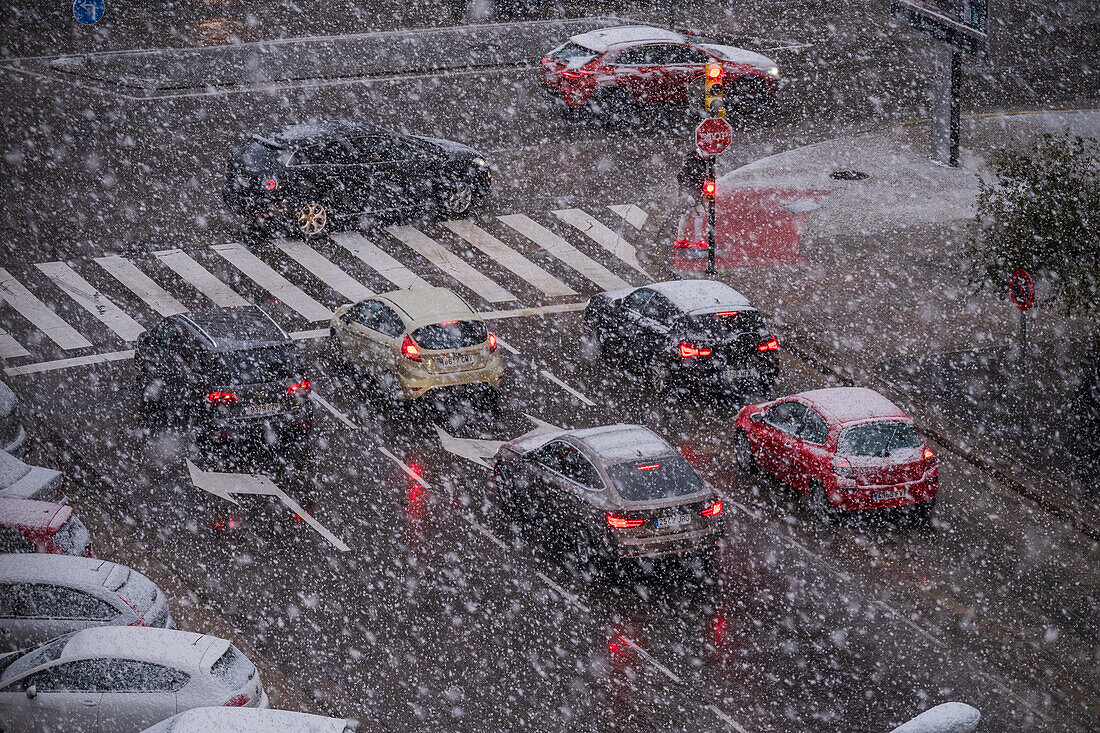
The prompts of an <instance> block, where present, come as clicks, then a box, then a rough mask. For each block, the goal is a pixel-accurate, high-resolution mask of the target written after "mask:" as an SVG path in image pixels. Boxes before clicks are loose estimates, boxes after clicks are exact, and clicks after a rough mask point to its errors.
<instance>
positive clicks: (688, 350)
mask: <svg viewBox="0 0 1100 733" xmlns="http://www.w3.org/2000/svg"><path fill="white" fill-rule="evenodd" d="M712 353H713V352H712V351H711V350H710V349H708V348H707V347H706V346H696V345H695V344H692V343H688V342H687V341H681V342H680V356H682V357H684V358H685V359H691V358H694V357H696V356H710V355H711V354H712Z"/></svg>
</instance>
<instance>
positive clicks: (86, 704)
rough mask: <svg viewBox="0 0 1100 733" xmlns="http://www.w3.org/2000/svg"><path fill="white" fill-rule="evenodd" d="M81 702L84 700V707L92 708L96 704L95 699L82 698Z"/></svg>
mask: <svg viewBox="0 0 1100 733" xmlns="http://www.w3.org/2000/svg"><path fill="white" fill-rule="evenodd" d="M83 702H84V707H86V708H94V707H95V706H96V701H95V700H84V701H83Z"/></svg>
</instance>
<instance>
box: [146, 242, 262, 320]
mask: <svg viewBox="0 0 1100 733" xmlns="http://www.w3.org/2000/svg"><path fill="white" fill-rule="evenodd" d="M153 256H154V257H156V258H157V259H158V260H160V261H161V262H162V263H164V265H166V266H167V267H169V268H171V269H172V271H173V272H175V273H176V274H177V275H179V276H180V277H182V278H183V279H184V280H186V281H187V282H188V283H189V284H190V285H191V286H192V287H193V288H195V290H198V291H199V292H200V293H202V294H203V295H205V296H206V297H207V298H209V299H210V300H212V301H213V302H214V305H217V306H220V307H222V308H229V307H232V306H238V305H249V303H248V301H247V300H245V299H244V298H242V297H241V296H240V295H238V294H237V292H236V291H234V290H233V288H231V287H229V286H228V285H226V284H225V283H223V282H222V281H221V280H219V279H218V278H216V277H214V275H212V274H211V273H210V271H209V270H207V269H206V268H205V267H203V266H202V265H200V264H199V263H198V262H195V261H194V260H193V259H191V255H189V254H187V253H186V252H184V251H183V250H182V249H165V250H161V251H159V252H154V253H153Z"/></svg>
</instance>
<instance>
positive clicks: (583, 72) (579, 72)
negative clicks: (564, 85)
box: [561, 69, 593, 79]
mask: <svg viewBox="0 0 1100 733" xmlns="http://www.w3.org/2000/svg"><path fill="white" fill-rule="evenodd" d="M592 73H593V72H592V69H573V70H572V71H569V70H566V71H563V72H561V75H562V76H568V77H569V78H570V79H583V78H584V77H586V76H591V75H592Z"/></svg>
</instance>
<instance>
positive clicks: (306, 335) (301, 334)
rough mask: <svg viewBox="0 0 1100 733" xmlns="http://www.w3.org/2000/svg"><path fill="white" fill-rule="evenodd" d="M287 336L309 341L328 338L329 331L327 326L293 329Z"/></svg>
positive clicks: (296, 339)
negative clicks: (300, 329) (302, 329)
mask: <svg viewBox="0 0 1100 733" xmlns="http://www.w3.org/2000/svg"><path fill="white" fill-rule="evenodd" d="M287 336H290V337H291V338H292V339H294V340H295V341H308V340H309V339H327V338H328V336H329V333H328V329H327V328H312V329H310V330H308V331H291V332H290V333H288V334H287Z"/></svg>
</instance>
